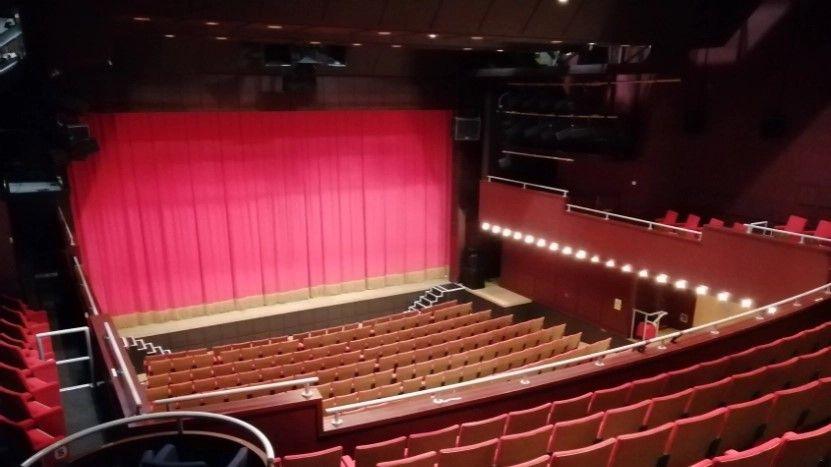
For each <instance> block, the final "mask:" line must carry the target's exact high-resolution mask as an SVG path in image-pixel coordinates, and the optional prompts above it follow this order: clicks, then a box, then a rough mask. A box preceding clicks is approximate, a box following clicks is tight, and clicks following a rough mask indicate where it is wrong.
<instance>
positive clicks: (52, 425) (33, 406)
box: [0, 387, 66, 435]
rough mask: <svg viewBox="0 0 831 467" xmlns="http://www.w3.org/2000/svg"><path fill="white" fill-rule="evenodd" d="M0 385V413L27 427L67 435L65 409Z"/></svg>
mask: <svg viewBox="0 0 831 467" xmlns="http://www.w3.org/2000/svg"><path fill="white" fill-rule="evenodd" d="M24 397H25V396H22V395H20V394H19V393H16V392H13V391H9V390H7V389H4V388H2V387H0V415H2V416H3V417H6V418H7V419H8V420H10V421H12V422H15V423H19V424H21V426H22V427H23V428H25V429H27V430H28V429H32V428H40V429H42V430H44V431H46V432H47V433H50V434H53V435H65V434H66V425H65V424H64V417H63V409H62V408H61V407H50V406H47V405H45V404H42V403H40V402H38V401H34V400H26V399H25V398H24Z"/></svg>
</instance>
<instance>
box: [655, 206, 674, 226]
mask: <svg viewBox="0 0 831 467" xmlns="http://www.w3.org/2000/svg"><path fill="white" fill-rule="evenodd" d="M655 221H656V222H660V223H661V224H668V225H674V224H675V223H677V222H678V213H677V212H675V211H673V210H672V209H667V212H666V213H665V214H664V217H659V218H657V219H655Z"/></svg>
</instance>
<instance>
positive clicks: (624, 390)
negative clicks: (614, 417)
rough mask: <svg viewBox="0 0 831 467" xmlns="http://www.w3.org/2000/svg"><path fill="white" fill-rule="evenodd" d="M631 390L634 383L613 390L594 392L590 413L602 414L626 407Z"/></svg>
mask: <svg viewBox="0 0 831 467" xmlns="http://www.w3.org/2000/svg"><path fill="white" fill-rule="evenodd" d="M631 390H632V383H625V384H621V385H620V386H615V387H613V388H608V389H599V390H597V391H594V394H593V395H592V401H591V404H589V413H594V412H602V411H605V410H609V409H613V408H615V407H621V406H623V405H626V400H627V399H628V398H629V391H631Z"/></svg>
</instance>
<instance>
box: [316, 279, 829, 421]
mask: <svg viewBox="0 0 831 467" xmlns="http://www.w3.org/2000/svg"><path fill="white" fill-rule="evenodd" d="M820 292H822V293H823V296H822V297H819V298H815V300H814V301H820V300H823V299H828V298H831V283H829V284H825V285H822V286H820V287H817V288H814V289H811V290H808V291H806V292H802V293H800V294H798V295H794V296H792V297H788V298H786V299H784V300H780V301H778V302H774V303H771V304H768V305H765V306H762V307H759V308H755V309H752V310H748V311H745V312H742V313H739V314H736V315H733V316H729V317H727V318H723V319H720V320H717V321H713V322H710V323H706V324H702V325H699V326H695V327H691V328H689V329H685V330H683V331H676V332H673V333H670V334H666V335H663V336H658V337H653V338H652V339H647V340H643V341H640V342H636V343H632V344H627V345H623V346H620V347H616V348H614V349H609V350H604V351H602V352H596V353H593V354H589V355H584V356H581V357H575V358H571V359H568V360H560V361H557V362H552V363H546V364H542V365H536V366H532V367H528V368H521V369H517V370H512V371H506V372H504V373H498V374H495V375H490V376H485V377H482V378H477V379H472V380H470V381H463V382H461V383H455V384H449V385H447V386H440V387H435V388H430V389H424V390H421V391H416V392H410V393H407V394H399V395H395V396H390V397H382V398H380V399H374V400H369V401H364V402H355V403H353V404H346V405H341V406H337V407H330V408H328V409H326V410H325V412H326V413H327V414H330V415H333V419H332V425H334V426H338V425H340V424H342V423H343V418H342V417H341V415H342V413H343V412H348V411H351V410H358V409H363V408H366V407H372V406H376V405H381V404H387V403H390V402H397V401H402V400H407V399H414V398H417V397H421V396H425V395H430V396H431V399H432V400H433V402H434V403H436V404H443V403H446V402H451V401H456V400H460V399H461V397H459V396H458V395H457V396H456V397H452V398H448V399H441V398H438V397H435V395H436V394H439V393H445V392H448V391H455V390H457V389H462V388H466V387H470V386H475V385H480V384H484V383H490V382H493V381H502V380H507V379H511V378H516V377H520V380H519V383H520V384H522V385H527V384H529V383H530V381H529V380H528V379H527V377H528V376H530V375H532V374H534V373H540V372H543V371H549V370H556V369H558V368H563V367H567V366H571V365H576V364H580V363H586V362H591V361H594V362H595V364H596V365H598V366H602V365H603V360H604V359H605V358H606V357H607V356H609V355H615V354H620V353H623V352H627V351H629V350H634V349H641V348H645V347H647V346H649V345H652V344H658V346H657V348H658V350H665V349H666V348H667V344H668V343H675V342H677V340H678V339H679V338H680V337H682V336H685V335H689V334H695V333H704V332H707V333H710V334H713V335H715V334H718V333H719V329H718V328H719V326H721V325H724V324H727V323H732V322H734V321H738V320H743V319H746V318H750V317H755V318H756V319H757V320H763V319H765V316H767V315H769V316H773V315H774V314H776V312H777V311H778V310H777V308H776V307H778V306H781V305H785V304H789V303H790V304H792V305H793V306H794V308H796V307H799V306H802V303H801V302H800V300H801V299H803V298H806V297H809V296H811V295H815V294H817V293H820Z"/></svg>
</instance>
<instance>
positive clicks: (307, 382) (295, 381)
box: [152, 376, 319, 410]
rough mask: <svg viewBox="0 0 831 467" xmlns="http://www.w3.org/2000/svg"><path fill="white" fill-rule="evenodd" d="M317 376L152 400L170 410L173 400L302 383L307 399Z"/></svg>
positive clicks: (185, 399) (225, 394) (181, 400)
mask: <svg viewBox="0 0 831 467" xmlns="http://www.w3.org/2000/svg"><path fill="white" fill-rule="evenodd" d="M318 381H319V378H318V377H317V376H309V377H308V378H299V379H293V380H291V381H278V382H275V383H264V384H256V385H252V386H243V387H239V388H233V389H220V390H217V391H208V392H200V393H199V394H188V395H186V396H176V397H168V398H165V399H157V400H154V401H152V402H153V403H154V404H164V406H165V409H167V410H170V404H172V403H174V402H184V401H192V400H196V399H202V398H204V397H215V396H228V395H231V394H239V393H243V392H251V391H257V390H261V389H278V388H285V387H289V386H298V385H300V384H302V385H303V392H302V393H301V395H302V396H303V397H305V398H306V399H308V398H309V397H311V396H312V393H311V385H312V384H314V383H317V382H318Z"/></svg>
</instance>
